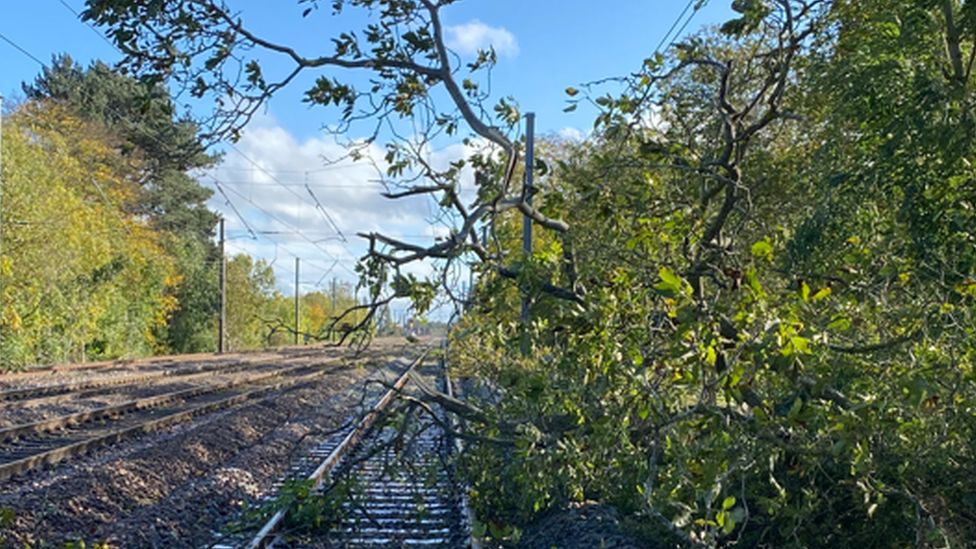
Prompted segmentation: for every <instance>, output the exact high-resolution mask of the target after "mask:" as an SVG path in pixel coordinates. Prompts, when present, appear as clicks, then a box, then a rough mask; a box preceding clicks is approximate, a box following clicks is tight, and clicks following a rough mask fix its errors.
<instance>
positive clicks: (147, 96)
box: [24, 55, 218, 352]
mask: <svg viewBox="0 0 976 549" xmlns="http://www.w3.org/2000/svg"><path fill="white" fill-rule="evenodd" d="M24 92H25V93H26V94H27V96H28V97H29V98H32V99H38V100H40V99H47V100H54V101H57V102H58V103H60V104H61V105H62V106H63V107H64V108H65V109H69V110H70V111H72V112H73V113H74V115H75V116H77V117H80V118H84V119H86V120H89V121H92V122H94V123H96V124H99V125H101V126H103V127H105V128H107V129H108V131H110V132H112V133H113V134H115V146H117V147H118V150H119V152H120V153H121V154H123V155H125V156H130V157H133V158H136V159H139V166H140V170H141V174H140V177H139V179H138V183H139V186H138V188H137V189H135V191H136V193H135V195H134V196H133V199H132V200H131V201H130V202H129V203H128V204H127V205H126V207H127V208H128V209H129V211H130V212H131V213H134V214H138V215H142V216H145V217H146V218H147V219H148V220H149V221H150V225H151V227H152V228H153V229H155V230H156V231H160V232H161V234H164V235H165V236H164V237H163V242H164V246H165V247H166V250H167V252H168V253H169V254H170V255H172V256H173V257H174V258H176V259H177V265H178V269H179V275H178V278H177V280H178V283H177V284H176V285H175V287H174V293H175V296H174V297H175V298H176V300H177V303H178V307H177V309H176V310H175V311H174V312H173V314H172V315H171V316H170V318H169V320H168V322H167V324H166V325H164V326H160V328H159V332H160V333H159V334H158V337H159V339H160V340H161V341H164V342H165V343H166V344H167V345H168V347H169V349H171V350H172V351H175V352H192V351H210V350H213V349H215V348H216V335H215V334H216V330H215V328H214V322H215V318H216V313H217V307H218V303H217V294H218V290H217V269H216V268H215V262H216V260H217V250H216V247H215V245H214V243H213V235H214V226H215V225H216V222H217V216H216V214H214V213H213V212H211V211H210V210H209V209H208V208H207V206H206V201H207V199H209V198H210V196H211V194H212V191H210V190H209V189H207V188H205V187H203V186H202V185H200V184H199V183H198V182H197V181H196V180H195V179H194V178H193V177H192V176H191V174H190V172H191V171H193V170H199V169H203V168H208V167H210V166H213V165H214V163H215V162H216V160H217V158H216V156H214V155H211V154H209V153H207V152H206V149H205V143H204V142H203V141H202V140H201V137H200V135H199V128H198V126H197V125H196V124H195V123H194V122H193V121H192V120H190V119H188V118H186V117H184V116H181V115H179V114H178V113H177V112H176V107H175V105H174V102H173V99H172V98H171V97H170V93H169V91H168V90H167V89H165V88H164V87H163V86H159V85H146V84H144V83H142V82H140V81H138V80H136V79H134V78H131V77H128V76H125V75H123V74H120V73H119V72H117V71H115V70H113V69H112V68H110V67H109V66H107V65H105V64H104V63H101V62H95V63H92V65H91V66H89V67H87V68H84V67H82V66H80V65H78V64H77V63H76V62H75V61H74V60H72V59H71V57H69V56H67V55H62V56H58V57H55V58H54V60H53V62H52V63H51V65H50V67H45V68H44V69H43V71H42V73H41V74H40V75H39V76H38V77H37V78H36V79H35V80H34V82H32V83H30V84H25V85H24Z"/></svg>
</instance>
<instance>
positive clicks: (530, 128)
mask: <svg viewBox="0 0 976 549" xmlns="http://www.w3.org/2000/svg"><path fill="white" fill-rule="evenodd" d="M534 155H535V113H534V112H529V113H526V114H525V180H524V186H523V187H522V196H523V197H524V200H525V201H526V203H528V205H529V206H531V205H532V194H533V192H534V190H533V189H532V169H533V163H534ZM522 253H523V260H524V261H525V262H528V261H529V258H531V257H532V218H531V217H529V216H527V215H524V214H523V215H522ZM522 329H523V330H525V332H524V333H523V334H522V354H523V355H528V354H529V295H528V293H525V294H523V296H522Z"/></svg>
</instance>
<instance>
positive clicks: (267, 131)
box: [201, 117, 483, 294]
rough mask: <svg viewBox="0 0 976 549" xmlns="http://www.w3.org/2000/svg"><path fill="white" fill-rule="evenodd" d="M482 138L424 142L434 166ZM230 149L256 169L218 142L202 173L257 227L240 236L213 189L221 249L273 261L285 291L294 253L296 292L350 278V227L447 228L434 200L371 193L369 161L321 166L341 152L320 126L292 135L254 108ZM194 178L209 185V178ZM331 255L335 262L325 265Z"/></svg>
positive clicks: (422, 268)
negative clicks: (311, 133)
mask: <svg viewBox="0 0 976 549" xmlns="http://www.w3.org/2000/svg"><path fill="white" fill-rule="evenodd" d="M482 146H483V144H482V143H481V142H480V141H479V140H472V142H470V143H469V144H467V145H462V144H460V143H458V144H453V145H448V146H446V147H444V148H441V149H436V150H428V151H427V156H428V161H429V162H430V164H431V165H433V166H435V167H436V168H437V169H444V168H446V167H447V166H448V165H449V163H450V162H451V161H454V160H457V159H459V158H464V157H466V156H468V155H470V154H472V153H473V152H474V151H475V150H478V149H479V148H480V147H482ZM237 149H239V150H240V151H241V152H242V153H243V154H244V155H246V156H247V158H248V159H250V160H251V161H253V162H254V163H255V164H257V165H258V166H260V168H257V167H255V166H254V165H253V164H252V163H251V162H250V161H248V160H247V159H245V158H244V157H243V156H241V155H240V154H238V153H237V152H235V151H234V150H228V151H226V153H225V155H224V159H223V162H222V163H221V164H220V166H218V167H216V168H215V169H213V170H212V171H210V172H209V174H212V175H213V177H215V178H216V179H217V180H218V181H220V184H221V187H223V188H224V189H225V191H226V193H227V196H228V197H229V199H230V202H231V204H233V206H234V208H236V210H237V211H238V212H240V217H242V218H243V219H244V221H246V223H247V226H249V227H250V228H252V229H253V230H254V231H256V232H257V233H258V238H257V239H252V238H251V237H250V235H249V233H248V231H247V227H245V225H244V222H242V221H241V219H240V218H239V217H238V215H237V213H235V211H234V209H233V208H231V206H230V205H228V203H227V200H225V199H224V197H223V196H222V195H220V194H219V193H217V194H215V195H214V197H213V198H212V199H211V201H210V203H209V205H210V207H211V208H212V209H213V210H215V211H217V212H220V213H221V214H222V215H223V216H224V218H225V219H226V227H227V230H228V236H229V237H230V238H231V240H229V242H228V248H227V251H228V254H231V255H232V254H234V253H241V252H243V253H248V254H249V255H251V256H252V257H255V258H261V259H264V260H266V261H267V262H269V263H271V262H274V269H275V275H276V278H277V281H278V287H279V289H280V290H281V291H282V292H284V293H286V294H290V293H291V292H292V285H293V281H294V270H293V269H294V257H295V256H296V255H297V256H299V257H301V258H302V272H301V276H300V278H301V280H302V282H303V288H302V290H303V291H311V290H313V289H315V287H316V284H319V285H321V286H324V287H327V285H328V283H329V281H330V279H331V278H332V277H333V276H336V277H337V278H338V279H339V280H340V281H343V282H354V281H355V276H354V273H351V272H350V271H351V269H352V268H353V266H354V265H355V260H356V259H357V258H358V257H360V256H362V255H363V254H365V252H366V240H365V239H363V238H360V237H358V236H356V233H357V232H371V231H375V232H380V233H383V234H386V235H389V236H393V237H397V238H401V239H402V240H406V241H409V242H413V243H416V244H420V245H429V244H432V243H433V242H434V241H435V238H436V237H438V236H445V235H447V234H448V233H449V230H450V226H451V222H450V220H444V219H435V215H436V214H437V212H438V208H437V205H436V204H435V200H434V199H432V198H429V197H413V198H408V199H398V200H390V199H387V198H384V197H383V196H381V194H380V193H381V192H382V191H383V187H382V186H381V185H379V184H378V183H377V181H376V180H377V178H378V176H379V174H378V173H377V171H376V169H375V168H374V167H373V165H372V164H370V163H369V162H366V161H362V162H358V163H354V162H352V161H350V160H343V161H342V162H339V163H338V164H335V165H326V162H325V160H324V159H332V160H335V159H338V158H341V157H343V155H344V154H346V152H347V150H346V149H345V147H344V146H343V144H341V143H339V142H337V140H336V139H335V138H333V137H332V136H330V135H325V136H322V137H312V138H308V139H304V140H299V139H297V138H296V137H295V136H293V135H292V134H291V133H289V132H288V131H287V130H286V129H284V128H282V127H281V126H279V125H278V124H277V123H276V122H275V121H274V120H273V119H271V118H269V117H261V118H260V119H257V120H255V121H254V123H252V125H251V126H249V127H248V128H247V130H246V131H245V132H244V133H243V135H242V137H241V140H240V141H239V142H238V143H237ZM363 152H364V154H365V155H366V156H367V157H368V158H369V159H371V160H372V161H373V162H374V163H375V164H376V165H378V166H379V167H380V168H381V169H382V168H385V162H384V156H385V151H384V150H383V149H382V148H381V147H379V146H377V145H371V146H369V147H368V148H366V149H365V150H364V151H363ZM306 172H307V174H306ZM473 179H474V175H473V173H472V171H471V170H470V168H465V169H464V170H463V171H462V176H461V191H462V192H461V194H462V197H463V199H464V200H465V201H470V200H472V199H473V198H474V192H475V189H474V188H473V185H472V181H473ZM201 180H202V181H203V182H204V183H205V184H208V185H210V186H212V179H211V178H210V177H204V178H202V179H201ZM306 181H307V182H308V184H309V187H310V188H311V189H312V191H313V193H314V194H315V196H316V198H318V200H319V201H320V203H321V204H322V206H323V207H324V208H325V210H326V211H327V212H328V214H329V216H331V217H332V219H334V220H335V222H336V224H337V225H338V226H339V228H340V229H341V230H342V232H343V233H344V234H345V236H346V238H347V239H348V242H345V243H343V242H341V241H340V240H339V238H338V237H337V235H336V233H335V231H334V230H333V228H332V227H331V225H330V224H329V222H328V221H327V220H326V218H325V216H324V215H323V214H322V212H321V211H319V210H318V209H317V207H316V205H315V202H314V200H313V198H312V196H311V195H310V194H309V193H308V191H307V190H306V188H305V187H304V184H305V182H306ZM438 198H439V197H438ZM299 231H300V232H301V233H302V234H298V232H299ZM303 235H304V236H303ZM310 240H311V241H312V242H310ZM336 260H338V261H339V264H338V265H336V266H335V268H334V269H333V270H332V271H331V272H327V271H328V269H329V267H330V266H331V265H332V264H333V262H334V261H336ZM406 271H407V272H410V273H412V274H415V275H417V276H420V277H424V276H428V275H430V274H431V273H432V272H433V268H432V265H430V264H413V265H410V266H409V267H407V268H406Z"/></svg>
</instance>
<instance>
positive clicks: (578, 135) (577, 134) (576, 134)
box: [557, 126, 586, 141]
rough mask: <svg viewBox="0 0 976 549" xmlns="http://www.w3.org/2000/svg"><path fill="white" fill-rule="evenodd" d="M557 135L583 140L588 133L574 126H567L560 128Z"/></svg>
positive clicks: (572, 139) (569, 139) (568, 138)
mask: <svg viewBox="0 0 976 549" xmlns="http://www.w3.org/2000/svg"><path fill="white" fill-rule="evenodd" d="M557 135H559V137H561V138H563V139H565V140H567V141H583V140H585V139H586V134H585V133H583V131H582V130H580V129H578V128H574V127H572V126H566V127H565V128H563V129H561V130H559V132H558V134H557Z"/></svg>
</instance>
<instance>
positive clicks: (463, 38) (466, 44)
mask: <svg viewBox="0 0 976 549" xmlns="http://www.w3.org/2000/svg"><path fill="white" fill-rule="evenodd" d="M445 30H446V31H447V45H448V47H449V48H451V49H453V50H454V51H456V52H458V53H459V54H461V55H475V54H476V53H478V50H486V49H488V48H489V47H493V48H495V51H496V52H497V53H498V54H499V55H503V56H508V57H515V56H516V55H518V53H519V46H518V41H517V40H516V39H515V35H514V34H512V33H511V32H509V31H508V30H507V29H506V28H505V27H490V26H488V25H486V24H484V23H482V22H481V21H479V20H477V19H473V20H471V21H469V22H467V23H464V24H462V25H453V26H450V27H447V28H446V29H445Z"/></svg>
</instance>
